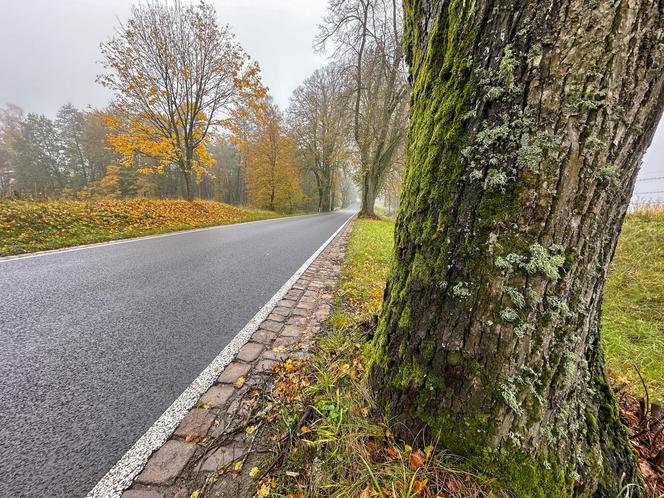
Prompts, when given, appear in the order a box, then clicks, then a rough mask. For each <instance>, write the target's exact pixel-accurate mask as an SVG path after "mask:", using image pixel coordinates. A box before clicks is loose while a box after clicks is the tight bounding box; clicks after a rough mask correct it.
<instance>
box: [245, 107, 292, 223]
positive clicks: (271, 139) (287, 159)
mask: <svg viewBox="0 0 664 498" xmlns="http://www.w3.org/2000/svg"><path fill="white" fill-rule="evenodd" d="M243 150H244V152H245V155H246V160H247V176H246V182H247V185H246V187H247V193H248V195H249V202H250V203H251V205H253V206H256V207H260V208H262V209H269V210H277V211H292V210H293V209H294V208H295V206H296V205H297V204H298V203H299V202H300V201H301V200H302V197H303V193H302V190H301V188H300V176H299V171H298V168H297V159H296V154H297V144H296V142H295V140H294V139H293V137H292V136H290V135H289V134H288V133H287V132H286V130H285V129H284V124H283V118H282V116H281V114H280V113H279V110H278V109H277V108H276V106H274V105H273V104H271V103H269V104H267V105H266V107H265V112H264V113H263V115H262V116H261V117H260V119H259V120H258V121H257V122H256V130H255V132H254V137H253V139H252V140H249V141H247V142H246V143H244V144H243Z"/></svg>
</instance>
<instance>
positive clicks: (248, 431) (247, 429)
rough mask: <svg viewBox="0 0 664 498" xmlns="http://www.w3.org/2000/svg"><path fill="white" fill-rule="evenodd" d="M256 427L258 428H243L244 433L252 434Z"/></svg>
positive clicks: (249, 426) (254, 426) (250, 426)
mask: <svg viewBox="0 0 664 498" xmlns="http://www.w3.org/2000/svg"><path fill="white" fill-rule="evenodd" d="M257 427H258V426H257V425H248V426H247V427H245V428H244V432H246V433H247V434H252V433H254V432H256V428H257Z"/></svg>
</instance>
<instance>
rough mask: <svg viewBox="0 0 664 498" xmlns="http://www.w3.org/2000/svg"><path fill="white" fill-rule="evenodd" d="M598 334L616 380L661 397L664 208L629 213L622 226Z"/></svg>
mask: <svg viewBox="0 0 664 498" xmlns="http://www.w3.org/2000/svg"><path fill="white" fill-rule="evenodd" d="M602 339H603V343H604V349H605V351H606V357H607V365H608V367H609V371H610V372H611V375H612V376H613V377H614V379H616V380H617V381H619V382H627V383H628V385H629V389H630V391H632V392H634V393H637V394H639V395H643V394H644V392H643V388H642V387H641V381H640V379H639V376H638V373H637V367H638V369H639V370H640V371H641V375H642V376H643V378H644V379H645V382H646V385H647V386H648V391H649V394H650V398H651V400H653V399H654V400H659V401H660V402H661V401H662V400H664V211H662V210H644V211H641V212H636V213H631V214H629V215H628V217H627V220H626V222H625V224H624V226H623V231H622V234H621V236H620V240H619V242H618V248H617V250H616V255H615V257H614V259H613V263H612V264H611V268H610V270H609V278H608V282H607V284H606V287H605V291H604V306H603V317H602Z"/></svg>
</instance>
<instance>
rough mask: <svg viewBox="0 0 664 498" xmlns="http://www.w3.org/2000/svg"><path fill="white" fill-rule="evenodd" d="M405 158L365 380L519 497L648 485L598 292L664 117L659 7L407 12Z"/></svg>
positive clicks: (432, 3)
mask: <svg viewBox="0 0 664 498" xmlns="http://www.w3.org/2000/svg"><path fill="white" fill-rule="evenodd" d="M405 15H406V19H405V45H406V52H407V57H408V61H409V64H410V69H411V81H412V84H413V94H412V97H411V112H412V114H411V120H410V123H411V125H410V135H409V136H410V146H409V159H408V168H407V173H406V178H405V181H404V191H403V194H402V199H401V205H400V208H399V214H398V218H397V224H396V232H395V235H396V238H395V262H394V267H393V269H392V271H391V274H390V275H391V276H390V278H389V280H388V284H387V288H386V291H385V302H384V305H383V309H382V312H381V317H380V321H379V325H378V329H377V330H376V335H375V339H374V360H373V364H372V368H371V375H370V380H371V382H372V385H373V386H374V389H375V391H376V393H377V397H378V398H379V401H380V402H381V403H382V405H383V406H384V407H385V408H386V409H387V410H388V411H389V413H390V414H392V415H394V416H395V419H396V421H397V422H398V424H397V426H398V427H400V428H401V429H400V430H401V434H402V436H404V437H405V438H413V437H415V435H417V434H418V433H419V431H421V430H424V432H425V433H426V434H428V435H429V436H430V437H434V438H438V440H439V441H440V443H441V444H442V445H444V446H446V447H447V448H450V449H451V450H453V451H455V452H458V453H460V454H462V455H465V456H466V457H468V459H469V460H470V461H471V462H473V463H475V464H476V465H477V466H479V467H480V468H482V469H483V470H485V471H487V472H489V473H490V474H493V475H495V476H496V477H497V478H498V480H499V481H500V482H502V483H503V484H504V485H506V486H508V487H510V488H512V489H513V491H514V492H515V494H516V495H517V496H547V497H548V496H601V497H614V496H618V494H619V492H620V489H621V487H622V486H623V485H625V484H627V483H635V485H636V486H635V487H634V488H632V490H631V492H632V496H634V494H642V493H643V491H642V487H641V486H642V485H641V484H640V482H641V481H640V478H639V476H638V471H637V470H636V466H635V463H634V451H633V449H632V447H631V445H630V442H629V440H628V437H627V434H626V431H625V429H624V428H623V426H622V424H621V422H620V420H619V415H618V409H617V406H616V401H615V398H614V396H613V393H612V391H611V388H610V387H609V384H608V380H607V374H606V369H605V365H604V356H603V352H602V346H601V343H600V330H599V325H600V316H601V295H602V289H603V286H604V281H605V277H606V272H607V268H608V265H609V262H610V260H611V258H612V256H613V252H614V249H615V245H616V240H617V238H618V235H619V232H620V227H621V225H622V222H623V219H624V216H625V212H626V210H627V206H628V203H629V200H630V197H631V193H632V190H633V187H634V182H635V180H636V176H637V172H638V168H639V165H640V161H641V158H642V156H643V153H644V151H645V149H646V147H647V146H648V144H649V143H650V141H651V139H652V136H653V133H654V130H655V127H656V125H657V123H658V122H659V119H660V117H661V114H662V107H663V105H664V93H663V91H662V90H663V82H664V77H663V75H664V67H663V65H664V64H663V60H664V54H663V48H662V47H663V34H662V32H663V19H664V6H663V5H662V4H661V2H660V3H658V2H656V1H654V0H619V1H616V2H603V1H581V0H573V1H570V0H562V1H560V2H543V1H535V0H530V1H525V0H521V1H519V2H516V3H513V4H512V3H509V4H508V3H507V2H497V1H488V0H477V1H476V2H462V1H447V0H406V1H405Z"/></svg>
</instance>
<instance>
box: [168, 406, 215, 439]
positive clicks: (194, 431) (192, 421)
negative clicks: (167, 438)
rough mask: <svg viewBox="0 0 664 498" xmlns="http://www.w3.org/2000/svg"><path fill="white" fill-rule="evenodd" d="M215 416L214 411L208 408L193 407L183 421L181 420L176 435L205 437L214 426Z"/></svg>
mask: <svg viewBox="0 0 664 498" xmlns="http://www.w3.org/2000/svg"><path fill="white" fill-rule="evenodd" d="M214 418H215V417H214V413H212V412H210V411H208V410H204V409H202V408H192V410H191V411H190V412H189V413H187V416H186V417H185V418H183V419H182V422H180V425H179V426H178V428H177V429H176V430H175V435H176V436H181V437H187V436H194V437H196V436H198V437H204V436H205V435H206V434H207V432H208V430H210V427H212V422H214Z"/></svg>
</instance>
